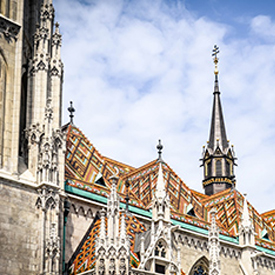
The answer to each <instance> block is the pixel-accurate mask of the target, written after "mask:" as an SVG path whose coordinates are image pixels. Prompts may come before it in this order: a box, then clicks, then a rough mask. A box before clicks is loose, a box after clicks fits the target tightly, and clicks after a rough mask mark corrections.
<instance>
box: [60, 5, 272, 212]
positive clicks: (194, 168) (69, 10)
mask: <svg viewBox="0 0 275 275" xmlns="http://www.w3.org/2000/svg"><path fill="white" fill-rule="evenodd" d="M153 2H154V3H153V4H152V1H122V0H121V1H119V0H115V1H107V0H106V1H104V0H101V1H99V0H98V1H97V0H94V1H87V3H86V4H84V3H81V2H78V1H76V0H56V1H55V7H56V11H57V17H58V20H59V21H60V24H61V26H60V27H61V31H62V33H63V48H62V55H63V60H64V62H65V83H64V99H65V101H64V102H65V103H64V105H65V107H66V104H67V102H69V100H73V101H74V104H75V106H76V109H77V112H76V116H75V123H76V125H77V126H79V127H80V128H81V129H82V130H83V132H84V133H85V134H86V135H87V136H88V137H89V139H90V140H91V142H92V143H93V144H94V145H95V146H96V147H97V148H98V149H99V150H100V152H101V153H102V154H104V155H107V156H109V157H111V158H114V159H117V160H119V161H122V162H126V163H128V164H130V165H134V166H140V165H143V164H145V163H146V162H149V161H151V160H152V159H155V158H156V157H157V152H156V149H155V146H156V144H157V140H158V139H159V138H161V139H162V140H163V143H164V148H165V149H164V159H165V160H166V161H167V162H168V163H169V165H170V166H171V167H172V168H173V169H174V170H175V172H176V173H178V174H179V175H180V176H181V177H182V178H183V180H185V182H186V183H187V185H189V186H190V187H191V188H194V189H196V190H201V180H202V172H201V168H199V165H200V163H199V161H198V160H199V158H200V156H201V146H202V145H203V144H205V143H206V141H207V139H208V134H209V133H208V132H209V121H210V114H211V108H212V91H213V80H214V75H213V63H212V61H211V50H212V47H213V45H214V44H218V45H219V46H220V49H221V54H220V87H221V91H222V101H223V108H224V113H225V120H226V125H227V134H228V137H229V138H230V139H231V140H232V143H233V144H235V145H236V153H237V155H238V157H239V168H237V169H236V171H237V179H238V188H239V189H240V190H241V191H245V192H247V193H249V199H250V201H251V202H252V203H253V204H254V205H255V206H256V207H257V208H258V209H259V211H264V210H268V209H270V208H272V207H273V208H274V205H273V204H272V203H273V197H274V195H275V191H273V190H274V188H272V186H274V181H275V177H274V175H273V173H272V171H273V165H274V155H275V154H274V152H275V143H274V140H275V130H274V129H275V109H274V107H273V106H275V93H274V89H275V88H274V87H275V83H274V82H275V78H274V68H275V47H274V46H272V45H270V44H268V43H267V42H266V44H264V43H265V42H257V43H255V44H252V43H251V41H254V40H257V39H258V38H259V37H260V38H261V37H262V36H263V35H265V36H267V35H269V34H268V33H263V31H262V29H261V28H263V29H264V28H265V27H266V26H270V30H271V29H272V28H273V23H272V21H271V19H270V18H269V17H264V16H257V17H255V18H253V19H252V20H251V29H252V30H253V31H252V32H251V33H250V34H248V35H247V38H245V37H243V38H241V39H240V38H234V37H231V38H230V42H226V40H225V37H226V36H227V37H228V36H230V34H231V32H230V30H231V29H232V26H229V25H226V24H221V23H217V22H214V21H211V20H210V19H209V18H207V17H203V18H195V17H194V16H193V15H192V13H190V12H189V11H187V10H186V9H185V8H184V6H183V5H182V4H180V3H182V2H181V1H176V2H175V3H176V4H177V5H178V6H177V5H176V4H175V5H172V4H167V2H166V4H165V2H164V1H161V0H158V1H153ZM227 41H228V40H227ZM67 117H68V115H67V113H66V111H65V112H64V122H66V121H68V118H67ZM263 200H264V201H263Z"/></svg>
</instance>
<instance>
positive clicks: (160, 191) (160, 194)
mask: <svg viewBox="0 0 275 275" xmlns="http://www.w3.org/2000/svg"><path fill="white" fill-rule="evenodd" d="M165 195H166V191H165V183H164V178H163V172H162V163H161V162H160V163H159V173H158V181H157V185H156V197H157V198H158V199H163V198H164V197H165Z"/></svg>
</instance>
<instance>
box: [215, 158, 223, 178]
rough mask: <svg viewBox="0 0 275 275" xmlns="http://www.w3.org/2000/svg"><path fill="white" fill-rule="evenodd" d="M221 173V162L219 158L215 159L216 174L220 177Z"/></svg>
mask: <svg viewBox="0 0 275 275" xmlns="http://www.w3.org/2000/svg"><path fill="white" fill-rule="evenodd" d="M221 175H222V162H221V161H220V160H217V161H216V176H218V177H220V176H221Z"/></svg>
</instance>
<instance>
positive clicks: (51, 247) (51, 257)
mask: <svg viewBox="0 0 275 275" xmlns="http://www.w3.org/2000/svg"><path fill="white" fill-rule="evenodd" d="M59 243H60V239H59V237H58V236H57V232H56V224H55V223H52V224H51V229H50V236H49V238H47V241H46V250H45V256H46V270H47V271H48V272H50V274H54V275H55V274H56V275H57V274H59V272H58V269H59V266H58V265H59V258H60V244H59Z"/></svg>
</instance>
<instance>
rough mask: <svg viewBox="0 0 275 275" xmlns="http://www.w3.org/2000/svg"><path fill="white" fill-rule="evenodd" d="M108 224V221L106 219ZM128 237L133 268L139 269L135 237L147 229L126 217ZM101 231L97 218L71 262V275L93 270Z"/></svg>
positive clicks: (134, 219) (132, 218)
mask: <svg viewBox="0 0 275 275" xmlns="http://www.w3.org/2000/svg"><path fill="white" fill-rule="evenodd" d="M106 223H107V219H106ZM126 223H127V228H126V230H127V235H128V238H129V241H130V250H131V259H130V264H131V266H132V267H138V265H139V258H138V256H137V255H136V253H134V252H133V251H134V244H135V235H136V233H139V232H144V231H146V229H145V227H144V226H143V225H142V224H141V223H140V222H139V221H138V219H137V218H136V217H134V216H126ZM99 231H100V218H99V217H96V218H95V220H94V221H93V223H92V224H91V226H90V228H89V229H88V230H87V232H86V234H85V235H84V237H83V239H82V240H81V242H80V244H79V246H78V248H77V249H76V251H75V253H74V254H73V256H72V257H71V259H70V261H69V275H75V274H79V273H82V272H84V271H87V270H91V269H93V268H94V265H95V260H96V259H95V249H96V238H97V236H98V234H99Z"/></svg>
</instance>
